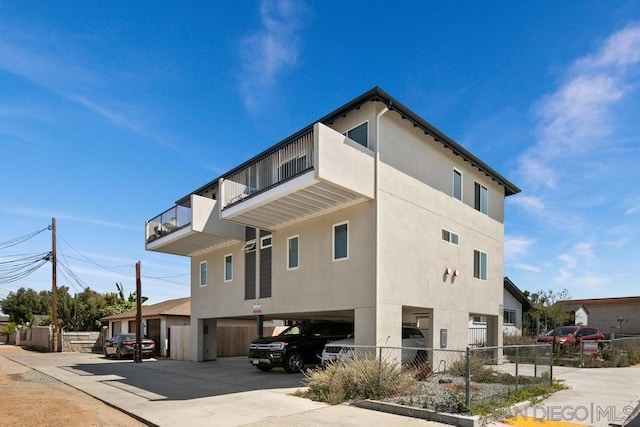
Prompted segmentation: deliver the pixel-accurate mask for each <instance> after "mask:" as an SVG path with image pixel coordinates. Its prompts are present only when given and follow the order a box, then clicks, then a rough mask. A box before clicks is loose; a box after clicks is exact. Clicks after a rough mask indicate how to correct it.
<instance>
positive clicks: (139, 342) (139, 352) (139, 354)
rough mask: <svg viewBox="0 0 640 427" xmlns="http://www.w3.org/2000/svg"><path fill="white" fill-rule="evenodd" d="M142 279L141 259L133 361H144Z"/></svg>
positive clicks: (138, 266)
mask: <svg viewBox="0 0 640 427" xmlns="http://www.w3.org/2000/svg"><path fill="white" fill-rule="evenodd" d="M141 295H142V280H141V279H140V261H138V262H136V347H135V350H134V352H133V361H134V362H135V363H142V338H141V335H142V332H141V331H140V329H142V296H141Z"/></svg>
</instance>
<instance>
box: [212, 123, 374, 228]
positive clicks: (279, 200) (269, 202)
mask: <svg viewBox="0 0 640 427" xmlns="http://www.w3.org/2000/svg"><path fill="white" fill-rule="evenodd" d="M219 186H220V189H221V191H220V195H221V201H222V206H221V208H222V210H221V213H220V217H221V218H222V219H223V220H228V221H233V222H237V223H239V224H243V225H247V226H251V227H258V228H261V229H265V230H276V229H278V228H282V227H285V226H287V225H290V224H293V223H296V222H300V221H304V220H307V219H310V218H312V217H315V216H319V215H323V214H326V213H329V212H332V211H335V210H339V209H343V208H346V207H348V206H351V205H354V204H357V203H362V202H365V201H367V200H371V199H373V197H374V154H373V152H372V151H371V150H369V149H367V148H365V147H362V146H361V145H359V144H357V143H356V142H355V141H352V140H350V139H349V138H347V137H346V136H344V135H342V134H340V133H338V132H336V131H335V130H333V129H331V128H329V127H327V126H325V125H323V124H322V123H316V124H315V125H314V126H313V128H312V129H311V130H309V131H308V132H306V133H304V134H302V135H297V136H294V137H292V138H291V140H290V141H288V142H285V143H283V144H279V145H278V146H277V147H275V148H274V149H273V150H270V151H268V152H266V153H265V154H264V155H262V156H261V157H259V158H258V159H256V160H254V161H252V162H251V163H249V164H247V165H245V166H243V167H242V168H241V169H236V170H234V171H232V172H230V173H229V174H227V175H225V176H223V177H222V178H221V179H220V184H219Z"/></svg>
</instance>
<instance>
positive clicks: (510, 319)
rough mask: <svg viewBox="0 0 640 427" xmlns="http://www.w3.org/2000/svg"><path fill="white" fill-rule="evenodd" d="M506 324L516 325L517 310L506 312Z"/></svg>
mask: <svg viewBox="0 0 640 427" xmlns="http://www.w3.org/2000/svg"><path fill="white" fill-rule="evenodd" d="M503 313H504V324H505V325H515V324H516V311H515V310H504V311H503Z"/></svg>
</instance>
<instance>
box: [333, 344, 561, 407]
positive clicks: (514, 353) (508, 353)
mask: <svg viewBox="0 0 640 427" xmlns="http://www.w3.org/2000/svg"><path fill="white" fill-rule="evenodd" d="M328 353H330V354H328ZM323 357H324V359H323V362H324V365H325V368H326V371H328V372H336V371H335V369H338V368H340V366H344V367H345V369H352V372H351V374H350V375H346V374H337V373H336V374H335V381H340V380H341V378H351V379H352V380H353V381H355V382H356V383H362V384H369V387H375V395H376V398H377V399H378V400H381V401H385V402H391V403H396V404H400V405H406V406H413V407H420V408H426V409H431V410H434V411H439V412H451V413H461V412H465V411H466V410H467V409H468V408H469V407H470V405H471V404H472V403H475V404H484V403H488V402H491V401H495V400H500V399H504V398H505V397H507V396H509V395H510V394H513V393H517V392H518V391H519V390H522V389H524V388H527V387H536V386H539V385H541V384H545V385H546V384H549V385H550V384H552V381H553V352H552V351H551V345H550V344H537V345H514V346H502V347H467V348H466V350H447V349H434V348H413V347H375V346H360V345H342V346H341V345H331V344H329V346H327V348H326V350H325V352H324V353H323ZM351 364H353V365H352V366H353V368H350V367H349V365H351ZM354 397H355V398H356V399H357V396H354Z"/></svg>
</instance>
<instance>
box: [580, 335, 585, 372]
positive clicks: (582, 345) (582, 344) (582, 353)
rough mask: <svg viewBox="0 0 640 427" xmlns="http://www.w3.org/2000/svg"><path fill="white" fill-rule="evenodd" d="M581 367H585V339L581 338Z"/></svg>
mask: <svg viewBox="0 0 640 427" xmlns="http://www.w3.org/2000/svg"><path fill="white" fill-rule="evenodd" d="M580 367H581V368H584V341H582V340H580Z"/></svg>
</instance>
